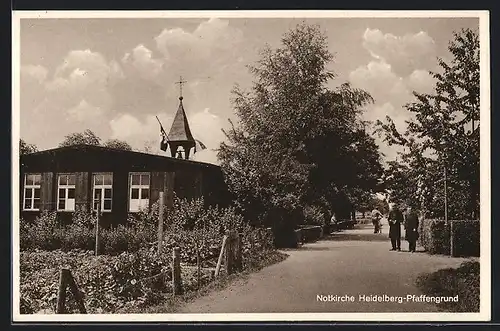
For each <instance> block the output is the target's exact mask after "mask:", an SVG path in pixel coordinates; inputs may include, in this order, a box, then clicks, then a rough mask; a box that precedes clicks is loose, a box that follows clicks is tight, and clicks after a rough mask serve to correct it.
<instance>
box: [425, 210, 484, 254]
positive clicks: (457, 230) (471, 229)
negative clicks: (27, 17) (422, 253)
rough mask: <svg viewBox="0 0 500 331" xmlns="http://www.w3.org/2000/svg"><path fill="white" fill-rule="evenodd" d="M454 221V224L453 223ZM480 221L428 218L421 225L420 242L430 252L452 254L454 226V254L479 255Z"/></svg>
mask: <svg viewBox="0 0 500 331" xmlns="http://www.w3.org/2000/svg"><path fill="white" fill-rule="evenodd" d="M452 223H453V225H451V224H452ZM479 224H480V223H479V221H477V220H450V221H449V224H448V225H446V224H445V222H444V220H433V219H426V220H423V221H421V222H420V225H419V233H420V237H419V243H420V245H421V246H422V247H424V248H425V250H426V251H427V252H428V253H430V254H443V255H450V230H451V228H453V256H479V241H480V240H479V239H480V234H479Z"/></svg>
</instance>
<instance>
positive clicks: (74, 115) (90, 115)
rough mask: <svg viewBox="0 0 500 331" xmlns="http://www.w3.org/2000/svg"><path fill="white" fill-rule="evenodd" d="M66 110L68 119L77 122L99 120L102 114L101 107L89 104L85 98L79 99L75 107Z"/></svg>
mask: <svg viewBox="0 0 500 331" xmlns="http://www.w3.org/2000/svg"><path fill="white" fill-rule="evenodd" d="M67 112H68V117H69V119H70V120H75V121H78V122H87V121H89V122H92V121H99V118H101V116H102V115H103V110H102V109H101V108H99V107H95V106H93V105H91V104H89V103H88V102H87V101H86V100H81V101H80V103H79V104H78V105H77V106H76V107H73V108H70V109H68V111H67Z"/></svg>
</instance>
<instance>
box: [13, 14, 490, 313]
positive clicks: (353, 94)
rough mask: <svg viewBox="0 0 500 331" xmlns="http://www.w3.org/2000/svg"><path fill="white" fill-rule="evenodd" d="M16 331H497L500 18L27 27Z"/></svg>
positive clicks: (27, 20)
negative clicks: (493, 152)
mask: <svg viewBox="0 0 500 331" xmlns="http://www.w3.org/2000/svg"><path fill="white" fill-rule="evenodd" d="M12 17H13V35H12V42H13V48H12V59H13V60H12V61H13V72H12V77H13V89H12V90H13V96H12V97H13V109H12V118H13V121H12V138H13V146H12V148H13V149H12V150H13V155H12V160H13V172H12V178H13V179H12V184H13V185H12V197H13V205H12V215H13V218H12V229H13V232H12V245H13V256H12V269H11V271H12V276H13V277H12V279H13V284H12V307H13V311H12V316H13V321H14V322H43V321H49V322H89V321H98V322H132V321H134V322H136V321H141V322H173V321H181V322H199V321H205V322H208V321H217V322H224V321H240V322H247V321H260V322H269V321H273V322H283V321H323V322H346V321H363V322H374V321H376V322H380V321H386V322H404V321H421V322H435V321H488V320H490V318H491V265H490V263H491V261H490V250H491V248H490V245H491V242H490V225H491V216H490V205H491V201H490V176H491V173H490V131H489V130H490V63H489V61H490V60H489V59H490V55H489V40H490V34H489V13H488V12H487V11H326V10H325V11H293V10H290V11H285V10H283V11H265V10H262V11H86V12H83V11H14V12H13V16H12Z"/></svg>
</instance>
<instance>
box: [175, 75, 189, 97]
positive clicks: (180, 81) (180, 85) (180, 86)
mask: <svg viewBox="0 0 500 331" xmlns="http://www.w3.org/2000/svg"><path fill="white" fill-rule="evenodd" d="M175 83H176V84H179V89H180V98H181V100H182V84H185V83H187V81H185V80H182V76H180V78H179V81H178V82H175Z"/></svg>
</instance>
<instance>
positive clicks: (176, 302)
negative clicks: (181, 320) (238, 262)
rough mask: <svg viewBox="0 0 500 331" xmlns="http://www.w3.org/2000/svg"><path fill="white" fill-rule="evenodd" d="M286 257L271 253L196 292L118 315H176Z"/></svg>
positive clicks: (123, 311)
mask: <svg viewBox="0 0 500 331" xmlns="http://www.w3.org/2000/svg"><path fill="white" fill-rule="evenodd" d="M287 257H288V255H287V254H284V253H282V252H279V251H272V252H270V254H268V255H267V256H266V258H265V259H263V260H261V261H259V263H257V264H256V265H254V266H253V267H251V268H248V269H245V270H243V271H242V272H240V273H236V274H233V275H226V274H224V273H221V275H220V276H219V278H217V279H216V280H215V281H212V282H210V283H208V284H206V285H205V286H203V287H202V288H201V289H200V290H198V291H191V292H187V293H185V294H182V295H177V296H174V295H172V294H169V295H167V296H165V300H164V302H162V303H161V304H159V305H155V306H149V307H143V308H138V307H130V308H126V309H123V310H121V311H119V312H118V313H120V314H169V313H176V312H178V311H179V309H180V308H182V307H183V306H184V305H185V304H187V303H189V302H192V301H194V300H196V299H197V298H200V297H202V296H205V295H208V294H210V293H212V292H216V291H220V290H223V289H225V288H227V286H229V285H230V284H232V283H233V282H235V281H239V280H246V279H248V277H249V276H250V274H251V273H254V272H256V271H259V270H261V269H262V268H265V267H267V266H270V265H272V264H275V263H279V262H281V261H283V260H285V259H286V258H287Z"/></svg>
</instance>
